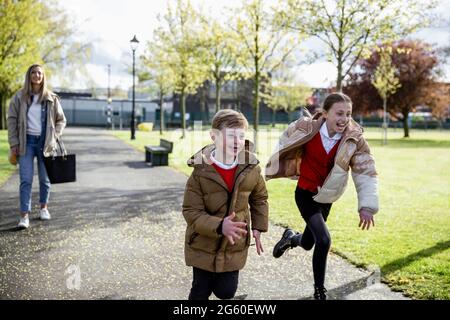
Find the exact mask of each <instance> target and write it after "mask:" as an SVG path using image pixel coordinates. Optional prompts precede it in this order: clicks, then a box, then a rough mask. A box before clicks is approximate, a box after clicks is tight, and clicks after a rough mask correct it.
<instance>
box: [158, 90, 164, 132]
mask: <svg viewBox="0 0 450 320" xmlns="http://www.w3.org/2000/svg"><path fill="white" fill-rule="evenodd" d="M159 110H160V112H159V135H161V136H162V134H163V130H164V94H163V93H162V92H160V94H159Z"/></svg>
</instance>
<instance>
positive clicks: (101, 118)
mask: <svg viewBox="0 0 450 320" xmlns="http://www.w3.org/2000/svg"><path fill="white" fill-rule="evenodd" d="M61 105H62V107H63V109H64V114H65V116H66V118H67V124H68V125H72V126H95V127H107V126H111V125H112V126H114V127H116V128H122V127H129V126H130V121H131V109H132V101H130V100H116V101H113V102H112V103H111V106H112V107H111V123H109V122H108V103H107V102H106V101H105V100H100V99H90V98H62V99H61ZM157 108H158V105H157V104H156V103H154V102H150V101H142V100H136V101H135V116H136V124H138V123H140V122H153V121H154V119H155V111H156V109H157Z"/></svg>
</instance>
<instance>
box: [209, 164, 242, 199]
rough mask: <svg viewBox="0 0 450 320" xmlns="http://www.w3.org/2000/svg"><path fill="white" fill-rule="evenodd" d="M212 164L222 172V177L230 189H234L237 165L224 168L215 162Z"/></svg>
mask: <svg viewBox="0 0 450 320" xmlns="http://www.w3.org/2000/svg"><path fill="white" fill-rule="evenodd" d="M212 165H213V167H214V168H215V169H216V171H217V172H218V173H219V174H220V176H221V177H222V179H223V181H225V183H226V184H227V186H228V191H230V192H231V191H232V190H233V185H234V175H235V173H236V169H237V166H236V167H234V168H232V169H222V168H221V167H219V166H218V165H216V164H215V163H213V164H212Z"/></svg>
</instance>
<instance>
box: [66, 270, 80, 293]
mask: <svg viewBox="0 0 450 320" xmlns="http://www.w3.org/2000/svg"><path fill="white" fill-rule="evenodd" d="M64 274H66V275H69V277H68V278H67V280H66V286H67V289H69V290H80V287H81V271H80V267H79V266H77V265H73V264H72V265H70V266H69V267H68V268H67V269H66V271H65V272H64Z"/></svg>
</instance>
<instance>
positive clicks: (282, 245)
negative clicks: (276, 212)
mask: <svg viewBox="0 0 450 320" xmlns="http://www.w3.org/2000/svg"><path fill="white" fill-rule="evenodd" d="M293 236H295V232H294V231H292V229H286V230H284V232H283V236H282V237H281V240H280V241H278V242H277V244H276V245H275V247H274V248H273V253H272V254H273V256H274V257H275V258H279V257H281V256H282V255H283V253H284V252H285V251H286V250H287V249H291V248H293V247H294V245H293V243H292V241H291V240H292V237H293Z"/></svg>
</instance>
